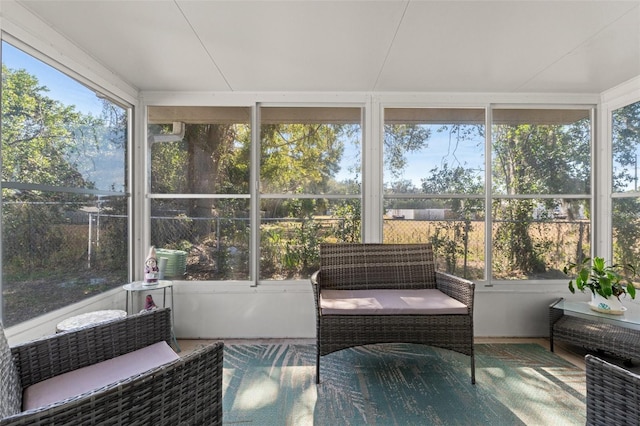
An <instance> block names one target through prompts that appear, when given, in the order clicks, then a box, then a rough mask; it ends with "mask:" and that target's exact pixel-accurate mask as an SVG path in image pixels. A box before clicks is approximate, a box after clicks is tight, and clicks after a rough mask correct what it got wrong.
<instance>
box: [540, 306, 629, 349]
mask: <svg viewBox="0 0 640 426" xmlns="http://www.w3.org/2000/svg"><path fill="white" fill-rule="evenodd" d="M552 311H560V312H562V310H559V309H552ZM554 314H555V315H556V317H555V318H557V312H555V313H550V315H554ZM553 321H554V317H553V316H552V317H551V318H550V322H551V324H552V328H551V336H552V339H553V340H562V341H564V342H567V343H571V344H573V345H577V346H581V347H583V348H586V349H590V350H602V351H605V352H608V353H610V354H612V355H616V356H618V357H620V358H623V359H634V358H638V355H639V354H640V331H638V330H632V329H629V328H624V327H619V326H616V325H613V324H607V323H602V322H597V321H590V320H588V319H583V318H577V317H571V316H568V315H565V316H561V317H560V318H559V319H555V322H553ZM552 349H553V347H552Z"/></svg>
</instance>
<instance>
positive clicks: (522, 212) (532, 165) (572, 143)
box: [492, 119, 591, 274]
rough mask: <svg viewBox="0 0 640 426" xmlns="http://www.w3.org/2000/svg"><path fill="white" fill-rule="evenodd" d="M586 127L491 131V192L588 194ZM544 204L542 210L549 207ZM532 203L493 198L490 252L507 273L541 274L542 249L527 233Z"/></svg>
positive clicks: (520, 127)
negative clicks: (505, 265) (494, 252)
mask: <svg viewBox="0 0 640 426" xmlns="http://www.w3.org/2000/svg"><path fill="white" fill-rule="evenodd" d="M589 124H590V122H589V120H588V119H583V120H580V121H577V122H575V123H572V124H568V125H562V124H550V125H544V124H518V125H495V126H494V127H493V144H492V145H493V146H492V148H493V192H494V193H504V194H506V195H535V194H564V193H584V194H588V193H589V191H590V188H589V183H590V173H591V170H590V161H589V158H590V126H589ZM553 203H555V202H554V201H553V200H548V201H547V204H548V205H547V206H546V207H547V208H549V207H553V205H552V204H553ZM536 207H537V205H536V203H535V202H534V200H533V199H531V198H527V199H510V200H504V199H500V198H495V199H494V203H493V216H494V218H496V219H497V222H498V223H497V226H496V235H495V241H494V247H495V248H497V249H498V252H502V253H503V254H504V256H506V258H507V260H508V263H509V267H510V269H511V270H519V271H521V272H522V273H524V274H528V273H539V272H544V271H545V269H546V266H545V263H544V260H543V253H544V250H545V246H544V244H542V245H540V244H536V243H535V242H534V241H533V239H532V236H531V234H530V232H529V229H530V226H531V224H532V223H533V222H534V220H535V218H534V210H535V208H536Z"/></svg>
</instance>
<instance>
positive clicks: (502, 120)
mask: <svg viewBox="0 0 640 426" xmlns="http://www.w3.org/2000/svg"><path fill="white" fill-rule="evenodd" d="M590 126H591V123H590V110H564V109H562V110H541V109H535V110H526V109H496V110H493V126H492V130H491V131H492V152H493V158H492V162H493V166H492V171H493V193H494V194H500V195H505V194H506V195H514V194H589V193H590V177H591V129H590Z"/></svg>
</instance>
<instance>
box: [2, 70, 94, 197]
mask: <svg viewBox="0 0 640 426" xmlns="http://www.w3.org/2000/svg"><path fill="white" fill-rule="evenodd" d="M2 88H3V92H2V180H3V181H8V182H21V183H33V184H43V185H51V186H61V187H70V188H93V187H95V184H94V183H93V182H88V181H86V180H85V179H84V178H83V176H82V174H81V173H80V172H79V171H78V168H77V167H76V164H74V163H73V162H72V161H70V158H72V157H73V154H74V153H75V152H77V151H78V150H79V149H80V147H84V146H87V145H88V144H89V143H91V142H92V141H95V137H96V135H95V134H91V133H89V134H87V132H86V131H85V132H82V131H79V130H80V129H91V128H95V127H99V126H97V125H96V124H100V125H101V124H102V121H101V120H100V119H98V118H95V117H92V116H90V115H85V114H81V113H79V112H77V111H76V110H75V107H74V106H67V105H64V104H62V103H60V102H58V101H56V100H53V99H51V98H49V97H47V95H46V94H47V92H48V91H49V90H48V89H47V88H46V87H44V86H41V85H40V84H39V82H38V79H37V78H36V77H35V76H33V75H31V74H29V73H28V72H27V71H26V70H12V69H9V68H8V67H6V66H5V65H4V64H3V65H2ZM5 197H9V198H11V199H22V200H25V199H35V198H37V197H38V193H37V192H35V191H25V192H22V193H18V192H12V193H6V194H5ZM48 199H49V200H50V198H48Z"/></svg>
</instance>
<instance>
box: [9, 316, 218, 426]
mask: <svg viewBox="0 0 640 426" xmlns="http://www.w3.org/2000/svg"><path fill="white" fill-rule="evenodd" d="M171 340H172V337H171V313H170V310H169V309H159V310H156V311H152V312H146V313H141V314H136V315H132V316H129V317H127V318H123V319H119V320H114V321H110V322H105V323H102V324H98V325H95V326H88V327H84V328H80V329H77V330H74V331H69V332H65V333H60V334H56V335H53V336H48V337H45V338H42V339H38V340H35V341H32V342H28V343H25V344H21V345H18V346H15V347H12V348H9V346H8V345H7V340H6V338H5V336H4V332H3V330H2V328H1V327H0V374H1V383H0V425H1V426H5V425H54V424H55V425H143V424H145V425H147V424H152V425H178V424H189V425H221V424H222V356H223V344H222V343H221V342H217V343H214V344H211V345H209V346H207V347H204V348H202V349H199V350H196V351H194V352H192V353H191V354H188V355H185V356H183V357H177V356H175V359H174V360H173V361H170V362H168V363H164V364H162V365H159V366H157V367H154V368H152V369H150V370H148V371H145V372H142V373H140V374H136V375H134V376H131V377H129V378H126V379H124V380H121V381H119V382H116V383H112V384H109V385H106V386H103V387H101V388H99V389H95V390H92V391H89V392H85V393H82V394H80V395H76V396H73V397H69V398H67V399H65V400H62V401H59V402H54V403H51V404H49V405H46V406H43V407H39V408H34V409H30V410H27V411H22V404H23V400H22V398H23V391H24V390H25V389H26V388H27V387H29V386H31V385H34V384H36V383H42V381H44V380H47V379H50V378H53V377H57V378H59V377H60V376H59V375H61V374H64V373H69V372H74V373H72V375H73V374H77V373H78V372H79V371H80V370H78V369H80V368H82V367H88V366H92V365H93V366H94V367H88V368H89V369H91V368H96V367H95V364H97V363H100V362H106V361H107V360H111V361H108V362H114V361H113V360H116V361H118V359H117V357H120V358H119V360H122V359H123V358H122V356H125V357H126V355H125V354H130V355H129V356H131V353H132V352H133V351H137V350H143V351H144V350H145V348H147V350H148V347H149V346H151V345H154V344H155V345H158V346H164V343H159V342H163V341H164V342H166V343H167V344H169V343H170V342H171ZM167 350H168V351H169V352H172V351H171V350H170V348H168V349H167ZM143 362H145V361H143ZM102 365H104V364H102ZM144 365H146V364H144Z"/></svg>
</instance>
